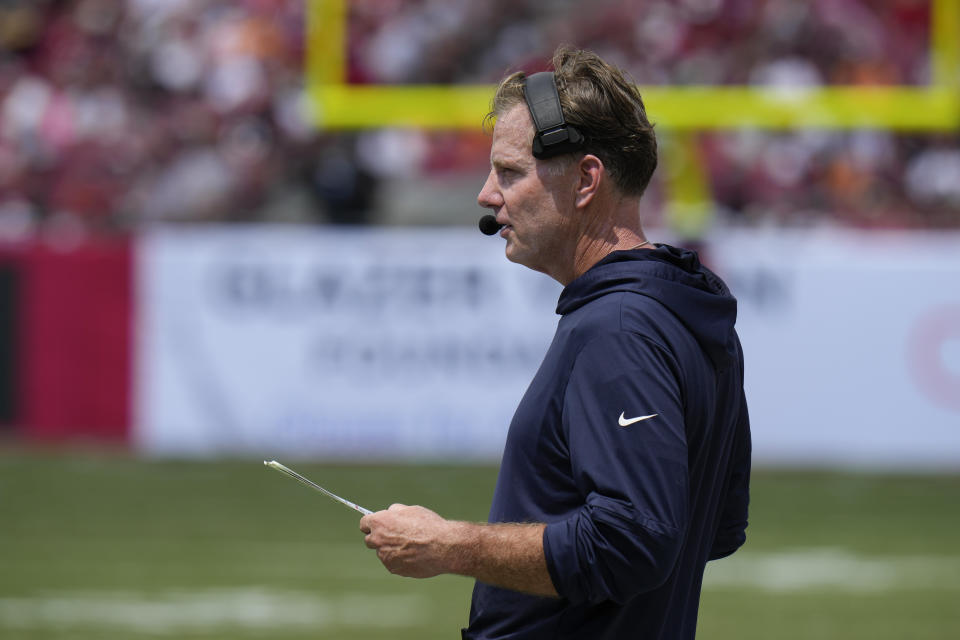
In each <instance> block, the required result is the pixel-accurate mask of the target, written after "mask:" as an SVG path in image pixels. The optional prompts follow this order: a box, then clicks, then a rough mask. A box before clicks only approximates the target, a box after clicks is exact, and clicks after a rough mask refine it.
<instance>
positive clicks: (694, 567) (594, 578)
mask: <svg viewBox="0 0 960 640" xmlns="http://www.w3.org/2000/svg"><path fill="white" fill-rule="evenodd" d="M553 67H554V69H555V70H554V71H553V72H542V73H536V74H533V75H530V76H526V75H524V74H523V73H515V74H513V75H510V76H509V77H507V78H506V79H504V80H503V81H502V82H501V84H500V86H499V87H498V89H497V91H496V95H495V96H494V99H493V107H492V111H491V114H490V116H488V117H490V118H495V121H496V123H495V126H494V129H493V142H492V146H491V151H490V173H489V174H488V176H487V180H486V183H485V184H484V185H483V188H482V190H481V191H480V195H479V197H478V201H479V203H480V205H481V206H482V207H485V208H487V209H489V210H490V215H488V216H484V219H483V220H481V228H482V229H483V230H484V232H485V233H490V234H492V233H496V232H497V231H498V230H499V233H500V235H501V236H502V237H503V238H504V239H505V241H506V256H507V258H508V259H509V260H511V261H513V262H517V263H519V264H522V265H524V266H527V267H529V268H531V269H535V270H537V271H542V272H543V273H546V274H548V275H550V276H551V277H553V278H554V279H556V280H557V281H559V282H560V283H561V284H562V285H564V289H563V292H562V293H561V295H560V300H559V302H558V305H557V313H558V314H560V315H561V319H560V322H559V325H558V327H557V332H556V335H555V337H554V339H553V342H552V344H551V345H550V348H549V350H548V351H547V353H546V356H545V357H544V360H543V363H542V364H541V366H540V369H539V371H538V372H537V374H536V375H535V377H534V379H533V381H532V382H531V384H530V387H529V388H528V389H527V392H526V394H525V395H524V397H523V399H522V400H521V402H520V404H519V406H518V407H517V410H516V413H515V415H514V417H513V420H512V422H511V424H510V430H509V434H508V436H507V442H506V446H505V450H504V454H503V460H502V463H501V467H500V472H499V476H498V479H497V487H496V491H495V493H494V497H493V504H492V506H491V509H490V517H489V523H488V524H480V523H469V522H457V521H451V520H446V519H444V518H442V517H441V516H439V515H437V514H436V513H434V512H432V511H430V510H428V509H425V508H423V507H414V506H405V505H393V506H391V507H390V508H389V509H387V510H385V511H380V512H377V513H374V514H371V515H368V516H365V517H364V518H363V519H362V520H361V522H360V527H361V530H362V531H363V532H364V533H365V534H366V538H365V541H366V544H367V546H368V547H370V548H373V549H376V550H377V554H378V556H379V558H380V560H381V561H382V562H383V564H384V565H385V566H386V567H387V569H389V570H390V571H391V572H393V573H397V574H400V575H405V576H411V577H420V578H425V577H430V576H434V575H438V574H441V573H455V574H460V575H465V576H470V577H473V578H475V579H476V580H477V582H476V586H475V588H474V592H473V601H472V606H471V612H470V621H469V626H468V628H466V629H464V630H463V632H462V633H463V637H464V638H471V639H481V638H483V639H492V638H512V639H517V640H521V639H523V640H528V639H540V638H590V639H599V638H604V639H605V638H610V639H623V638H645V639H648V638H669V639H677V638H693V637H694V634H695V632H696V624H697V609H698V606H699V600H700V589H701V583H702V579H703V572H704V568H705V566H706V563H707V561H709V560H714V559H718V558H722V557H724V556H727V555H729V554H731V553H733V552H734V551H735V550H736V549H737V548H738V547H740V545H742V544H743V542H744V540H745V533H744V531H745V529H746V526H747V504H748V498H749V478H750V427H749V420H748V416H747V405H746V400H745V398H744V393H743V355H742V353H741V349H740V342H739V339H738V337H737V333H736V331H735V329H734V323H735V321H736V308H737V307H736V300H735V299H734V298H733V297H732V296H731V294H730V292H729V290H728V289H727V287H726V285H725V284H724V283H723V282H722V281H721V280H720V278H718V277H717V276H716V275H714V274H713V273H712V272H711V271H709V270H708V269H707V268H705V267H704V266H702V265H701V264H700V261H699V259H698V257H697V254H696V253H694V252H692V251H689V250H684V249H678V248H674V247H672V246H669V245H666V244H652V243H651V242H650V241H649V240H647V239H646V237H645V235H644V232H643V228H642V226H641V223H640V216H639V201H640V198H641V196H642V195H643V192H644V189H645V188H646V186H647V184H648V182H649V181H650V177H651V175H652V174H653V171H654V169H655V168H656V164H657V145H656V138H655V136H654V132H653V127H652V126H651V124H650V122H649V121H648V120H647V116H646V111H645V108H644V105H643V102H642V100H641V97H640V94H639V92H638V91H637V89H636V87H635V86H634V84H633V83H631V82H629V81H628V80H627V78H626V77H625V75H624V74H623V73H622V72H621V71H620V70H618V69H617V68H615V67H613V66H611V65H609V64H607V63H606V62H604V61H603V60H602V59H600V58H599V57H598V56H596V55H594V54H592V53H590V52H586V51H575V50H571V49H567V48H561V49H559V50H558V51H557V52H556V54H555V55H554V59H553Z"/></svg>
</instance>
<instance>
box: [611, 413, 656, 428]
mask: <svg viewBox="0 0 960 640" xmlns="http://www.w3.org/2000/svg"><path fill="white" fill-rule="evenodd" d="M658 415H660V414H659V413H651V414H650V415H648V416H637V417H636V418H630V419H627V417H626V416H624V415H623V412H622V411H621V412H620V421H619V422H620V426H621V427H629V426H630V425H632V424H633V423H634V422H640V421H641V420H649V419H650V418H656V417H657V416H658Z"/></svg>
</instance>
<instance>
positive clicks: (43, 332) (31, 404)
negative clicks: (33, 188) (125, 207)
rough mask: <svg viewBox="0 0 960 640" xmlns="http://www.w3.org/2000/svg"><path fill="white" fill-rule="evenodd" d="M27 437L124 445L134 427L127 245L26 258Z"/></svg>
mask: <svg viewBox="0 0 960 640" xmlns="http://www.w3.org/2000/svg"><path fill="white" fill-rule="evenodd" d="M21 258H22V259H23V261H24V262H23V271H22V272H21V274H22V275H21V283H22V286H21V289H20V291H21V293H20V298H19V306H20V312H19V317H20V322H21V326H20V336H22V339H21V344H20V349H19V372H20V376H21V379H20V384H19V385H18V390H19V398H18V406H19V413H20V417H21V420H20V422H21V424H20V427H21V430H22V434H23V435H24V436H25V437H26V438H27V439H28V440H33V441H66V440H69V441H76V440H91V441H107V442H125V441H126V440H127V434H128V432H129V425H130V414H131V411H130V404H131V403H130V389H131V379H132V375H131V342H132V313H131V309H132V307H131V301H132V299H133V298H132V266H131V265H132V251H131V243H130V241H129V240H127V239H120V240H97V241H93V242H85V243H83V244H82V245H81V246H78V247H76V248H71V249H69V250H61V249H56V248H53V247H49V246H43V245H37V246H34V247H31V248H30V249H29V250H27V251H25V252H24V253H23V254H21Z"/></svg>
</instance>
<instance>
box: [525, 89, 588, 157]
mask: <svg viewBox="0 0 960 640" xmlns="http://www.w3.org/2000/svg"><path fill="white" fill-rule="evenodd" d="M523 82H524V85H523V87H524V91H523V93H524V96H525V97H526V99H527V107H528V108H529V109H530V117H531V118H533V126H534V128H535V129H536V130H537V133H536V135H534V137H533V157H534V158H540V159H543V158H552V157H554V156H559V155H561V154H564V153H571V152H573V151H577V150H579V149H581V148H583V135H582V134H581V133H580V132H579V131H577V130H576V129H575V128H574V127H573V126H571V125H568V124H567V123H566V121H565V120H564V119H563V109H562V108H561V107H560V94H559V93H557V80H556V77H555V76H554V74H553V72H552V71H541V72H540V73H534V74H533V75H529V76H527V77H526V78H525V79H524V81H523Z"/></svg>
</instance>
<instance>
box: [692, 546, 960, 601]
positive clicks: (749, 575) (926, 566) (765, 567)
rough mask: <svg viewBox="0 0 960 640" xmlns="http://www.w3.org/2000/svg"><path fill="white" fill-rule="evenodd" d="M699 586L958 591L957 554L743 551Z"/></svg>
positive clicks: (713, 568) (711, 569)
mask: <svg viewBox="0 0 960 640" xmlns="http://www.w3.org/2000/svg"><path fill="white" fill-rule="evenodd" d="M703 586H704V589H724V588H731V587H733V588H754V589H762V590H766V591H804V590H811V591H812V590H817V591H824V590H836V591H846V592H878V591H891V590H904V589H927V588H930V589H939V588H953V589H958V590H960V556H931V555H926V556H924V555H917V556H865V555H858V554H855V553H852V552H849V551H845V550H843V549H829V548H813V549H796V550H791V551H782V552H755V553H754V552H750V551H749V550H743V551H740V552H738V553H736V554H734V555H733V556H731V557H730V558H725V559H723V560H719V561H716V562H711V563H709V564H708V565H707V572H706V574H705V576H704V584H703Z"/></svg>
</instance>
